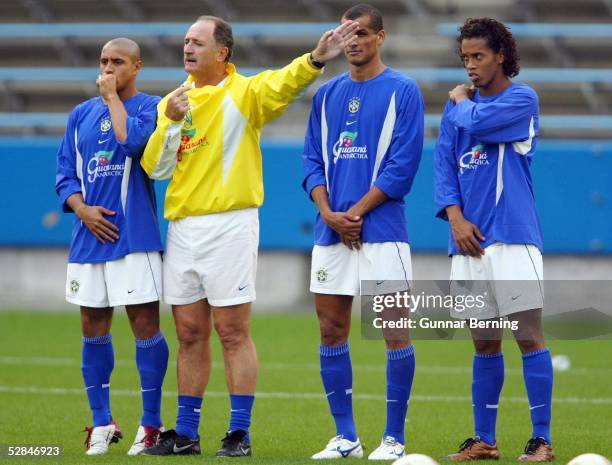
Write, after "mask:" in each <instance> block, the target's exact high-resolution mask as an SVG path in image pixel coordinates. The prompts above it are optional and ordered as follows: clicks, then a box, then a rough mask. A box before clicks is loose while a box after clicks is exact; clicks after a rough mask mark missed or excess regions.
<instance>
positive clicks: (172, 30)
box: [0, 22, 612, 39]
mask: <svg viewBox="0 0 612 465" xmlns="http://www.w3.org/2000/svg"><path fill="white" fill-rule="evenodd" d="M507 25H508V26H509V27H510V28H511V30H512V33H513V34H514V35H515V36H517V37H531V38H542V37H579V38H612V24H605V23H602V24H593V23H571V24H566V23H507ZM189 26H190V23H182V22H178V23H177V22H151V23H124V22H122V23H52V24H41V23H18V24H0V38H1V39H12V38H57V37H112V36H117V35H129V36H134V37H151V36H158V37H164V36H166V37H174V36H179V37H182V36H183V35H184V34H185V31H186V30H187V28H188V27H189ZM336 26H337V23H332V22H328V23H312V22H303V23H300V22H296V23H279V22H270V23H262V22H252V23H250V22H244V23H241V22H235V23H232V29H233V32H234V35H235V36H237V37H241V36H247V37H248V36H271V37H273V36H318V35H320V34H322V33H323V32H324V31H327V30H329V29H333V28H334V27H336ZM458 26H459V24H458V23H439V24H438V25H437V26H436V31H437V32H438V34H440V35H443V36H455V35H456V34H457V27H458Z"/></svg>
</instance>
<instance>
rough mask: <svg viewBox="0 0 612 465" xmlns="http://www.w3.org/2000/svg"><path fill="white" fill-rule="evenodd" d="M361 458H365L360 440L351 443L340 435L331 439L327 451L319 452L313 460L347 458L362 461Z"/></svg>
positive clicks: (326, 447)
mask: <svg viewBox="0 0 612 465" xmlns="http://www.w3.org/2000/svg"><path fill="white" fill-rule="evenodd" d="M361 457H363V447H361V443H360V442H359V438H357V440H356V441H349V440H348V439H345V438H344V436H342V435H340V436H336V437H334V438H331V440H330V441H329V442H328V443H327V446H325V449H323V450H322V451H321V452H317V453H316V454H314V455H313V456H312V457H311V458H312V459H314V460H333V459H346V458H355V459H360V458H361Z"/></svg>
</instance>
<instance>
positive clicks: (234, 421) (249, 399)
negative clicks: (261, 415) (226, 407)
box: [229, 394, 255, 442]
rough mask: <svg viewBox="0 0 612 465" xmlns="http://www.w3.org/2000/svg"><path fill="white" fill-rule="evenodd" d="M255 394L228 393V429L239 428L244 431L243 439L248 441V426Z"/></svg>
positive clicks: (234, 429)
mask: <svg viewBox="0 0 612 465" xmlns="http://www.w3.org/2000/svg"><path fill="white" fill-rule="evenodd" d="M254 402H255V396H252V395H241V394H230V406H231V407H230V424H229V431H236V430H239V429H241V430H242V431H246V433H247V434H246V437H245V440H246V441H247V442H249V441H250V437H249V426H251V411H252V410H253V403H254Z"/></svg>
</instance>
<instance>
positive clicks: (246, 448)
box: [215, 429, 252, 457]
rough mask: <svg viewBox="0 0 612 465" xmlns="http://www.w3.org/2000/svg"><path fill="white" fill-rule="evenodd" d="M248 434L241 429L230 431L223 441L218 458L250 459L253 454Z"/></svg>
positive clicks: (217, 454)
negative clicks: (247, 438) (247, 437)
mask: <svg viewBox="0 0 612 465" xmlns="http://www.w3.org/2000/svg"><path fill="white" fill-rule="evenodd" d="M246 435H247V432H246V431H243V430H241V429H237V430H235V431H229V432H228V433H227V434H226V435H225V437H224V438H223V439H222V440H221V441H222V443H221V449H219V450H218V451H217V453H216V454H215V455H216V456H217V457H248V456H250V455H251V454H252V450H251V444H250V443H249V442H248V441H247V440H246Z"/></svg>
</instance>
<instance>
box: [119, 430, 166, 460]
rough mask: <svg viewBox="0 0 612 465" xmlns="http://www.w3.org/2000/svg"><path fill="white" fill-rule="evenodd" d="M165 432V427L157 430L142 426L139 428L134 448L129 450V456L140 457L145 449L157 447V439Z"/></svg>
mask: <svg viewBox="0 0 612 465" xmlns="http://www.w3.org/2000/svg"><path fill="white" fill-rule="evenodd" d="M163 430H164V428H163V426H162V427H160V428H156V427H154V426H142V425H140V426H139V427H138V432H137V433H136V438H135V439H134V442H133V443H132V447H130V450H128V453H127V455H138V454H140V453H141V452H142V451H143V450H144V449H150V448H151V447H154V446H156V445H157V439H158V438H159V434H160V433H161V432H162V431H163Z"/></svg>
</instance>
